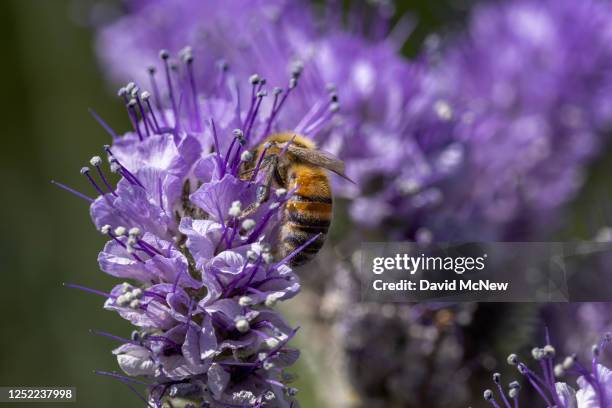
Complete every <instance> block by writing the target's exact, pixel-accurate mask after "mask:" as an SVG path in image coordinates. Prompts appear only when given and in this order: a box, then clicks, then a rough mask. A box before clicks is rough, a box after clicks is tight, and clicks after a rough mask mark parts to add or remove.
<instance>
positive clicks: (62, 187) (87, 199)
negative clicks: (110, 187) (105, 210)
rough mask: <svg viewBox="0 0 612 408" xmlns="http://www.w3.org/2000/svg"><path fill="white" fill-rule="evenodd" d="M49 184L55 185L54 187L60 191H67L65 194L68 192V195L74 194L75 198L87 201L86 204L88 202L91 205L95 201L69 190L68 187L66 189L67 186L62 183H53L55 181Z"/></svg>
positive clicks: (71, 189)
mask: <svg viewBox="0 0 612 408" xmlns="http://www.w3.org/2000/svg"><path fill="white" fill-rule="evenodd" d="M51 184H53V185H55V186H58V187H59V188H61V189H62V190H66V191H67V192H69V193H70V194H74V195H75V196H77V197H79V198H82V199H83V200H85V201H88V202H90V203H93V202H94V201H96V200H94V199H93V198H91V197H89V196H86V195H85V194H83V193H80V192H78V191H76V190H75V189H73V188H70V187H68V186H67V185H65V184H62V183H60V182H57V181H55V180H51Z"/></svg>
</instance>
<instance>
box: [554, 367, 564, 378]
mask: <svg viewBox="0 0 612 408" xmlns="http://www.w3.org/2000/svg"><path fill="white" fill-rule="evenodd" d="M554 372H555V377H563V375H564V374H565V369H564V368H563V364H557V365H555V369H554Z"/></svg>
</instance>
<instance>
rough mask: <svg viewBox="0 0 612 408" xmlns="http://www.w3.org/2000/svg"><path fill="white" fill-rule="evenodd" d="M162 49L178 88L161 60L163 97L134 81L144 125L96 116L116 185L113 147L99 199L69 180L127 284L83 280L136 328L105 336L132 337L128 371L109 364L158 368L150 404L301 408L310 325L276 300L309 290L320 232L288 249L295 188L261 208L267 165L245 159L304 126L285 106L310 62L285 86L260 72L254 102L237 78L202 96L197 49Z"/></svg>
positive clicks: (125, 350) (100, 173) (154, 78)
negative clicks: (269, 83) (304, 285)
mask: <svg viewBox="0 0 612 408" xmlns="http://www.w3.org/2000/svg"><path fill="white" fill-rule="evenodd" d="M160 57H161V61H162V70H161V77H162V81H161V82H163V83H164V84H165V85H164V87H165V89H162V86H161V83H160V78H159V76H160V75H158V74H157V73H156V72H157V71H156V70H155V69H151V70H150V71H149V80H150V85H151V89H152V92H153V94H151V93H149V92H148V91H145V90H143V89H141V88H140V86H139V85H137V84H135V83H133V82H132V83H129V84H128V85H127V86H125V87H122V88H121V89H120V91H119V97H120V98H121V99H122V100H123V102H124V103H125V106H126V109H127V113H128V116H129V118H130V120H131V123H132V126H133V130H132V131H130V132H127V133H126V134H124V135H123V136H118V135H117V134H115V132H114V131H113V130H112V129H111V128H110V127H109V126H108V125H107V124H106V123H105V122H103V121H102V120H101V119H100V118H99V117H98V116H97V115H95V114H94V116H95V117H96V119H98V121H100V123H101V124H102V125H103V127H104V128H105V129H106V130H107V131H108V132H109V133H110V134H111V136H112V137H113V143H112V145H108V146H105V147H104V150H105V156H106V158H107V160H108V163H109V166H110V170H111V171H112V172H113V173H115V174H116V175H117V176H119V181H118V182H117V183H116V185H115V184H114V183H113V181H112V179H113V178H114V177H109V175H108V174H107V173H106V172H105V170H104V165H103V161H104V160H103V159H102V158H101V157H99V156H95V157H93V158H92V159H91V161H90V166H88V167H83V169H82V170H81V174H82V175H83V176H84V177H85V178H86V179H87V180H88V182H89V183H90V184H91V186H92V187H93V189H94V191H95V192H96V193H97V197H96V198H95V199H93V198H90V197H89V196H87V195H84V194H82V193H80V192H77V191H75V190H72V189H71V188H69V187H66V186H64V185H61V184H60V187H63V188H65V189H67V190H69V191H71V192H73V193H75V194H76V195H78V196H79V197H81V198H84V199H85V200H87V201H88V202H90V204H91V205H90V212H91V218H92V219H93V222H94V224H95V226H96V228H97V229H98V230H99V231H100V232H101V233H102V234H104V235H105V236H107V237H108V242H107V243H106V245H105V246H104V249H103V250H102V252H100V254H99V257H98V261H99V264H100V268H101V269H102V270H103V271H104V272H106V273H108V274H110V275H112V276H115V277H117V278H120V279H122V280H125V282H123V283H120V284H118V285H117V286H115V287H114V288H113V289H112V290H111V291H110V293H104V292H100V291H96V290H90V289H87V288H83V287H80V286H76V285H71V286H74V287H77V288H81V289H84V290H89V291H91V292H93V293H97V294H101V295H103V296H104V297H106V302H105V304H104V307H105V309H107V310H112V311H115V312H117V313H118V314H119V315H120V316H121V317H123V318H124V319H126V320H128V321H130V322H131V323H132V324H133V325H134V326H136V330H135V331H134V333H133V334H132V336H131V338H121V337H119V336H115V335H112V334H109V333H104V332H96V333H98V334H101V335H103V336H106V337H110V338H111V339H114V340H118V341H120V342H121V343H123V344H122V345H121V346H119V347H118V348H116V349H115V350H114V351H113V353H114V354H115V355H116V356H117V361H118V363H119V366H120V367H121V369H122V370H123V371H124V372H125V374H127V376H128V377H125V376H122V375H119V374H113V373H106V374H108V375H112V376H114V377H117V378H120V379H121V380H122V381H123V382H128V383H129V382H131V381H133V380H132V379H131V378H130V377H133V376H141V377H145V378H146V379H147V382H146V384H147V385H148V389H147V390H148V397H147V400H148V401H149V404H152V405H155V406H162V404H163V403H164V402H166V401H179V400H180V401H187V402H189V403H191V404H192V405H193V406H198V407H200V406H206V407H233V406H236V407H237V406H240V407H244V406H252V407H263V406H269V407H289V406H296V404H297V403H296V402H295V401H294V399H293V396H294V394H295V389H293V388H291V387H290V386H289V385H288V380H289V379H290V378H289V377H288V376H287V374H286V373H285V372H284V369H285V368H286V367H287V366H290V365H292V364H293V363H294V362H295V361H296V359H297V358H298V355H299V353H298V351H297V350H294V349H292V348H290V347H288V342H289V341H290V340H291V339H292V337H293V336H294V335H295V333H296V329H293V328H291V327H290V326H289V325H288V324H287V323H286V322H285V321H284V319H283V318H282V316H281V315H280V314H279V313H278V312H276V311H275V310H274V308H273V306H274V305H275V304H276V303H278V302H280V301H284V300H287V299H289V298H291V297H293V296H295V295H296V294H297V293H298V291H299V290H300V282H299V279H298V277H297V276H296V275H295V274H294V272H293V271H292V270H291V268H290V267H289V266H288V264H289V263H290V261H291V259H293V257H295V256H296V255H298V254H299V252H300V251H301V250H302V249H304V248H305V247H307V246H308V245H309V244H310V243H311V241H312V240H311V241H309V242H306V243H304V244H303V245H302V246H300V247H298V248H297V249H296V250H295V251H293V252H292V253H290V254H288V255H286V256H285V257H284V258H283V259H278V257H277V256H276V252H275V250H274V248H275V244H276V242H275V240H276V232H275V230H276V224H278V221H279V220H280V217H281V216H282V213H283V208H284V206H283V205H284V204H285V202H287V200H290V199H291V197H292V193H293V192H292V191H277V193H278V194H271V195H270V199H269V200H268V201H267V202H264V203H259V205H254V204H255V203H256V202H257V198H256V197H257V191H258V189H259V188H260V187H261V181H262V180H261V179H262V178H263V177H264V176H263V173H264V172H263V171H258V170H259V168H260V167H259V166H257V167H256V168H255V170H254V171H253V172H252V174H250V177H249V178H247V179H245V177H243V175H242V174H241V170H240V169H241V163H242V162H243V161H247V160H261V157H252V154H251V157H250V156H249V153H248V152H250V150H249V149H250V148H251V147H253V146H255V145H257V144H259V143H261V141H262V140H263V139H264V138H265V137H266V136H267V135H268V134H269V133H270V132H275V131H279V130H284V131H288V130H290V129H292V127H291V126H290V125H288V124H287V122H288V121H285V119H284V116H283V115H282V113H281V112H280V110H281V108H282V106H283V104H284V102H285V100H286V99H287V97H288V94H289V93H290V92H291V90H292V89H293V88H295V86H296V85H297V82H298V81H299V79H300V78H299V76H300V72H299V71H296V72H294V73H293V74H292V75H291V77H290V78H288V79H289V82H290V83H289V85H288V86H287V87H285V88H284V89H279V90H278V91H274V93H271V95H268V94H267V93H266V91H267V87H266V80H265V79H264V78H262V77H259V76H252V77H251V79H250V83H249V86H250V88H251V91H250V92H249V95H247V96H248V97H247V98H245V97H244V96H242V97H241V95H240V93H239V92H236V89H237V88H236V87H235V86H234V84H235V83H237V81H239V79H238V78H236V77H234V76H232V75H229V74H228V75H227V76H225V77H223V79H222V80H221V82H219V83H218V84H217V87H216V88H215V89H214V90H209V91H208V92H202V91H201V90H200V88H199V86H198V82H197V80H196V78H195V76H194V75H193V72H194V69H193V67H194V62H193V61H194V57H193V54H192V51H191V49H190V48H185V49H183V50H182V51H181V53H180V54H179V56H178V59H175V58H174V57H172V56H171V54H170V53H169V52H168V51H161V53H160ZM323 93H324V95H325V91H324V92H323ZM162 94H163V95H167V97H162V96H161V95H162ZM269 98H273V101H272V102H271V103H270V104H267V103H266V104H264V101H266V102H267V99H269ZM245 99H246V101H245ZM320 114H321V113H320ZM312 119H313V120H318V117H317V115H314V116H313V117H312ZM279 190H280V189H279ZM143 398H144V397H143ZM181 406H182V405H181Z"/></svg>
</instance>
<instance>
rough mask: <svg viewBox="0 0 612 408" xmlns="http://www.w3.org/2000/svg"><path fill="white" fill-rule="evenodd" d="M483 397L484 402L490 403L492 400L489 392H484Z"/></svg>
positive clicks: (491, 392) (491, 393)
mask: <svg viewBox="0 0 612 408" xmlns="http://www.w3.org/2000/svg"><path fill="white" fill-rule="evenodd" d="M483 397H484V399H485V401H491V399H493V391H491V390H485V392H484V394H483Z"/></svg>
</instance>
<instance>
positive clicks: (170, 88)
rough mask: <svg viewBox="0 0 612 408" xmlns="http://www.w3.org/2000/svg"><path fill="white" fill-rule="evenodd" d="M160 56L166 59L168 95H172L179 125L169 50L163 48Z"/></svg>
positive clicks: (165, 70)
mask: <svg viewBox="0 0 612 408" xmlns="http://www.w3.org/2000/svg"><path fill="white" fill-rule="evenodd" d="M159 57H160V58H161V59H162V61H164V72H165V74H166V86H167V87H168V95H169V96H170V102H171V103H172V112H173V113H174V122H175V123H174V126H175V127H176V126H177V125H178V108H177V106H176V99H175V98H174V87H173V85H172V77H171V75H170V64H169V62H168V59H169V58H170V54H169V53H168V51H167V50H161V51H160V52H159Z"/></svg>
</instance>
